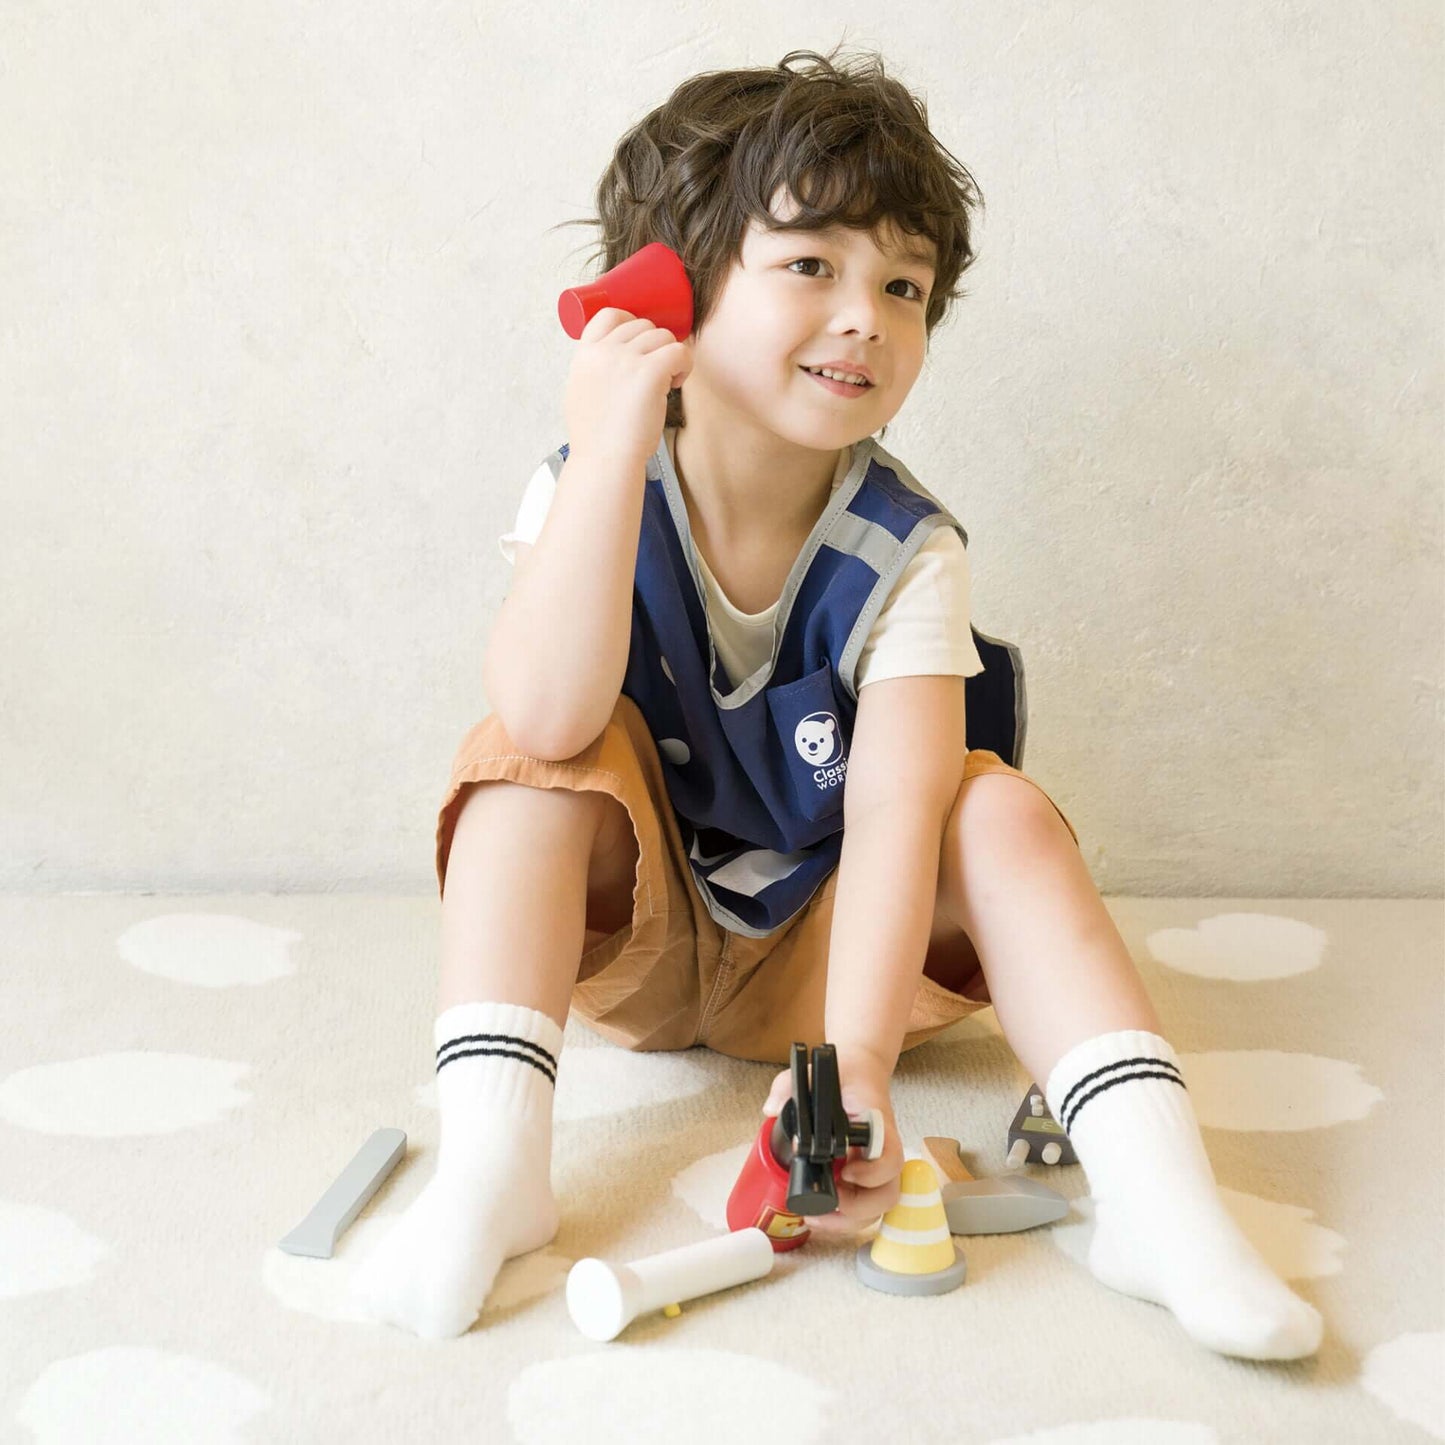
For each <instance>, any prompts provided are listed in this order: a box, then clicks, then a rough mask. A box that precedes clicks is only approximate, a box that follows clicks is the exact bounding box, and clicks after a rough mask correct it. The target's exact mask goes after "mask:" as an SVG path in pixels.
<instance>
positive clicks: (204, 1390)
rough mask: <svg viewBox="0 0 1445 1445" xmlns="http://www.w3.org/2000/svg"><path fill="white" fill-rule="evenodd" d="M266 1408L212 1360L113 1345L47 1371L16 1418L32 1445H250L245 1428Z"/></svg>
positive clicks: (262, 1397)
mask: <svg viewBox="0 0 1445 1445" xmlns="http://www.w3.org/2000/svg"><path fill="white" fill-rule="evenodd" d="M270 1408H271V1397H270V1396H269V1395H268V1394H266V1392H265V1391H264V1390H260V1389H258V1388H257V1387H256V1386H255V1385H253V1384H252V1383H251V1382H250V1381H249V1380H247V1379H246V1378H245V1377H244V1376H242V1375H238V1374H236V1373H235V1371H233V1370H228V1369H226V1368H225V1367H224V1366H222V1365H216V1364H213V1363H212V1362H211V1361H210V1360H203V1359H200V1358H198V1357H197V1356H195V1355H177V1354H173V1353H171V1352H169V1351H167V1350H154V1349H149V1348H147V1347H145V1346H136V1345H112V1346H110V1347H109V1348H106V1349H99V1350H90V1351H89V1352H87V1353H86V1354H83V1355H71V1356H70V1357H69V1358H68V1359H64V1360H55V1361H54V1362H52V1363H51V1364H49V1365H47V1366H46V1367H45V1369H44V1370H42V1371H41V1373H40V1375H39V1376H38V1377H37V1378H36V1380H35V1383H34V1384H33V1385H31V1386H30V1388H29V1389H28V1390H26V1391H25V1393H24V1395H23V1396H21V1400H20V1407H19V1408H18V1409H17V1410H16V1411H15V1419H16V1421H18V1422H19V1423H20V1424H21V1425H24V1426H25V1427H26V1428H27V1429H29V1430H30V1431H32V1432H33V1434H34V1436H35V1439H36V1442H37V1445H70V1442H72V1441H76V1440H84V1441H85V1442H86V1445H134V1442H135V1441H137V1440H186V1441H191V1442H194V1445H247V1442H248V1441H251V1440H253V1439H254V1438H255V1437H254V1436H252V1435H251V1434H250V1433H249V1432H248V1431H247V1428H246V1427H247V1424H248V1423H249V1422H250V1421H251V1420H252V1419H254V1418H255V1417H256V1416H257V1415H259V1414H261V1413H262V1412H263V1411H265V1410H269V1409H270Z"/></svg>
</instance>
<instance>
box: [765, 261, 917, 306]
mask: <svg viewBox="0 0 1445 1445" xmlns="http://www.w3.org/2000/svg"><path fill="white" fill-rule="evenodd" d="M827 264H828V263H827V262H826V261H824V260H823V259H822V257H820V256H800V257H799V258H798V259H797V260H796V261H789V262H788V266H787V269H788V270H790V271H792V269H793V267H794V266H826V265H827ZM793 274H794V275H798V276H801V275H804V274H811V273H804V272H801V271H795V272H793ZM900 283H902V284H903V285H904V286H912V287H913V289H914V290H915V291H916V292H917V293H918V294H917V295H916V296H912V297H904V298H903V299H904V300H912V301H922V300H923V287H922V286H920V285H919V284H918V282H917V281H910V280H909V279H908V278H907V277H906V276H900V277H899V278H898V280H897V281H890V282H889V283H888V284H889V285H890V286H897V285H898V284H900Z"/></svg>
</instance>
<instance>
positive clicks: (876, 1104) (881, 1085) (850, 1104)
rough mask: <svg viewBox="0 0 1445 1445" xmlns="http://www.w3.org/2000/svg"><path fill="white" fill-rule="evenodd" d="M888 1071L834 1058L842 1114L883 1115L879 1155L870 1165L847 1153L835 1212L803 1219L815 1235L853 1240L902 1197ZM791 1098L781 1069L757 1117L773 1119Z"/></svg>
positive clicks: (863, 1060)
mask: <svg viewBox="0 0 1445 1445" xmlns="http://www.w3.org/2000/svg"><path fill="white" fill-rule="evenodd" d="M888 1082H889V1076H888V1071H887V1070H886V1069H885V1068H884V1067H883V1065H882V1064H881V1063H879V1062H877V1061H874V1060H872V1059H870V1058H868V1057H866V1056H860V1057H853V1058H848V1057H845V1056H844V1055H843V1054H842V1053H841V1052H840V1053H839V1055H838V1083H839V1086H840V1087H841V1089H842V1092H843V1112H844V1113H846V1114H847V1115H848V1117H849V1118H850V1119H854V1120H857V1119H861V1118H862V1117H863V1115H864V1114H866V1113H867V1112H868V1110H869V1109H878V1110H881V1111H882V1114H883V1153H882V1154H880V1155H879V1156H878V1158H877V1159H874V1160H872V1161H871V1162H870V1161H869V1160H867V1159H865V1158H864V1157H863V1150H862V1149H859V1148H857V1147H856V1146H854V1147H850V1148H849V1150H848V1158H847V1160H846V1162H845V1163H844V1165H843V1172H842V1176H841V1177H840V1178H839V1179H838V1181H837V1183H838V1208H837V1209H836V1210H834V1212H833V1213H832V1214H814V1215H810V1216H809V1217H808V1227H809V1228H810V1229H816V1230H817V1231H818V1232H819V1233H820V1234H853V1233H855V1232H856V1231H858V1230H861V1229H866V1228H867V1227H868V1226H869V1225H870V1224H872V1223H874V1222H875V1221H876V1220H879V1219H881V1218H882V1217H883V1216H884V1215H885V1214H886V1213H887V1212H888V1211H889V1210H890V1209H892V1208H893V1206H894V1205H895V1204H897V1203H898V1200H899V1198H900V1196H901V1194H902V1190H901V1188H900V1185H899V1176H900V1175H901V1174H902V1173H903V1141H902V1139H900V1138H899V1136H898V1125H897V1123H896V1122H895V1121H894V1118H893V1101H892V1099H891V1098H890V1097H889V1090H888ZM792 1095H793V1072H792V1070H791V1069H784V1070H783V1072H782V1073H781V1074H779V1075H778V1076H777V1077H776V1078H775V1079H774V1080H773V1086H772V1088H771V1090H770V1091H769V1093H768V1102H767V1103H766V1104H764V1105H763V1113H764V1114H766V1115H768V1116H769V1117H776V1116H777V1115H778V1114H781V1113H782V1111H783V1105H784V1104H786V1103H787V1102H788V1100H789V1099H790V1098H792Z"/></svg>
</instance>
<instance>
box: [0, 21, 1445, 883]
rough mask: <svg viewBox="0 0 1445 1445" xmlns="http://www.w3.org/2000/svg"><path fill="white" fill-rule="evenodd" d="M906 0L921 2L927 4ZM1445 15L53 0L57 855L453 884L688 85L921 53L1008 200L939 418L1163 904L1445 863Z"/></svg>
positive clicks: (34, 109) (124, 863)
mask: <svg viewBox="0 0 1445 1445" xmlns="http://www.w3.org/2000/svg"><path fill="white" fill-rule="evenodd" d="M885 14H886V17H887V18H886V22H885V20H884V19H882V18H880V17H881V16H882V15H885ZM1440 29H1441V26H1440V10H1439V7H1438V6H1436V5H1435V4H1433V3H1429V0H1395V3H1386V4H1377V5H1374V6H1371V7H1369V9H1368V11H1362V10H1361V9H1360V8H1359V7H1350V6H1324V5H1315V6H1305V5H1302V4H1266V5H1259V4H1256V3H1252V0H1251V3H1245V0H1222V3H1217V4H1213V5H1209V6H1199V5H1196V4H1193V3H1182V0H1168V3H1157V0H1147V3H1146V0H1133V3H1127V4H1124V3H1112V4H1111V3H1100V4H1092V5H1084V4H1082V3H1052V4H1049V3H1040V4H1029V5H1027V6H1012V5H1011V6H1003V5H984V4H975V5H968V6H961V5H956V4H947V3H938V0H932V3H929V0H920V3H915V4H912V5H910V6H906V7H904V6H900V7H896V8H891V9H888V10H886V11H884V12H880V11H879V10H878V8H877V7H876V6H874V5H865V4H861V3H849V4H841V5H834V6H831V7H829V8H828V11H827V19H826V22H819V23H812V22H810V21H809V20H808V19H807V18H806V14H805V12H800V11H798V10H797V9H796V8H795V7H779V6H776V5H771V4H769V5H763V4H756V3H746V4H739V5H737V6H733V7H723V8H722V9H719V8H718V7H716V6H714V5H710V4H704V3H701V0H683V3H678V4H671V3H667V4H664V3H659V0H629V3H627V4H625V5H620V4H612V5H608V4H598V5H593V6H590V7H589V6H575V5H573V4H571V3H570V0H569V3H558V0H548V3H546V4H541V5H536V4H534V5H529V6H514V7H505V8H504V7H499V6H492V5H487V4H484V3H477V4H476V5H475V6H474V7H472V8H468V7H467V6H466V5H463V4H458V3H450V4H442V5H440V6H437V7H427V8H426V9H425V10H424V11H423V10H416V9H415V8H414V7H407V6H395V5H385V6H384V5H380V4H354V3H353V4H344V3H327V4H320V3H312V4H307V5H304V6H300V7H298V6H294V5H290V4H278V3H270V4H265V5H260V6H256V5H246V6H240V7H230V8H229V9H227V8H218V7H210V8H209V9H207V10H205V11H202V10H198V9H196V8H195V7H192V6H185V5H181V4H178V3H172V4H165V5H160V6H146V7H139V6H122V7H106V6H101V7H95V6H82V5H76V4H66V5H64V6H46V7H22V6H13V5H12V6H8V7H6V8H5V10H4V13H3V16H0V136H3V137H4V140H3V142H0V262H3V264H0V487H3V493H4V501H5V515H6V522H7V524H6V526H5V527H4V529H3V532H0V568H3V578H4V584H5V585H4V587H3V589H0V645H3V654H4V661H5V677H4V685H3V690H0V828H3V834H0V889H5V890H11V891H15V890H19V891H51V890H106V889H122V888H123V889H157V890H162V891H167V892H172V891H190V890H195V891H216V890H227V889H234V890H237V891H256V890H262V891H265V890H293V889H299V890H330V889H335V890H338V891H351V890H363V889H385V890H391V889H399V890H410V889H417V890H423V891H426V890H432V889H433V888H434V882H433V876H432V841H433V829H434V824H435V808H436V805H437V803H438V802H439V800H440V797H441V793H442V789H443V787H444V784H445V782H446V778H447V770H448V764H449V761H450V758H451V755H452V751H453V749H454V747H455V745H456V743H457V741H458V740H459V738H460V736H461V734H462V732H463V731H464V730H465V729H466V728H467V727H468V726H469V725H470V724H471V723H472V722H473V721H475V720H476V719H477V718H479V717H480V716H481V715H482V714H483V713H485V712H486V711H487V700H486V698H485V696H484V695H483V692H482V688H481V683H480V668H481V658H482V648H483V641H484V638H485V635H486V632H487V629H488V627H489V625H490V623H491V620H492V618H493V617H494V615H495V613H496V609H497V607H498V606H499V604H500V602H501V599H502V596H503V594H504V591H505V588H506V585H507V571H508V569H507V566H506V564H505V563H504V562H503V561H502V559H501V557H500V555H499V554H498V551H497V546H496V537H497V535H498V534H499V533H500V532H502V531H504V530H506V529H507V528H508V527H509V526H510V524H511V521H512V517H513V515H514V512H515V509H516V506H517V503H518V500H519V498H520V495H521V489H522V487H523V485H524V483H525V481H526V479H527V477H528V476H529V475H530V473H531V472H532V470H533V468H534V467H535V466H536V464H537V463H538V461H539V460H541V458H542V457H543V456H544V455H546V454H547V453H548V452H549V451H551V450H552V449H553V448H554V447H555V446H557V445H558V444H559V443H560V442H561V441H562V440H564V439H565V438H564V433H563V431H562V389H563V385H564V382H565V378H566V374H567V367H568V364H569V360H570V354H571V353H570V348H571V346H572V345H573V343H571V342H569V341H568V340H567V338H566V337H565V335H564V334H563V332H562V330H561V328H560V327H559V325H558V324H557V321H556V313H555V305H556V297H557V293H558V291H559V290H560V289H561V288H562V287H563V286H565V285H569V284H573V283H574V281H576V280H578V279H581V278H582V269H581V268H582V265H583V261H584V259H585V256H586V254H587V247H588V246H589V245H590V233H588V232H586V231H584V230H582V229H581V228H574V229H566V230H557V231H550V232H549V230H548V228H549V227H551V226H554V225H555V224H556V223H557V222H559V221H562V220H564V219H568V218H570V217H574V216H580V215H583V214H585V213H587V212H588V211H589V210H590V209H591V198H592V188H593V186H594V184H595V181H596V177H597V175H598V173H599V171H600V169H601V167H602V165H603V164H604V162H605V160H606V158H607V156H608V154H609V151H610V148H611V145H612V144H613V142H614V141H615V139H616V138H617V137H618V136H619V135H620V134H621V132H622V131H623V130H624V129H626V127H627V126H628V125H630V124H631V123H633V122H634V121H635V120H637V119H638V118H640V116H641V115H642V114H643V113H644V112H645V111H646V110H647V109H649V108H650V107H651V106H652V105H654V104H656V103H657V102H658V101H660V100H661V99H662V98H663V97H664V96H665V95H666V94H667V92H668V91H669V90H670V89H671V88H672V87H673V86H674V85H675V84H676V83H677V82H678V81H679V80H680V79H681V78H683V77H684V76H685V75H687V74H690V73H692V72H694V71H697V70H702V69H716V68H720V67H724V66H730V65H740V64H772V63H775V62H776V61H777V60H778V59H780V58H781V57H782V55H783V54H785V53H786V52H787V51H788V50H790V49H794V48H814V49H820V50H827V49H828V48H829V47H830V46H831V45H833V44H834V43H836V42H838V41H839V40H846V41H847V42H849V43H850V44H852V45H855V46H878V47H880V48H881V49H882V50H883V52H884V54H885V56H886V57H887V58H888V60H889V61H890V63H891V66H892V68H893V69H894V71H895V73H897V74H898V75H899V76H900V78H901V79H903V80H905V81H906V82H907V83H908V84H910V85H911V86H912V87H913V88H915V89H917V90H920V91H922V93H923V94H924V96H925V97H926V99H927V103H928V107H929V115H930V119H931V120H932V122H933V125H934V127H935V130H936V132H937V133H938V135H939V136H940V138H941V139H942V141H943V142H944V144H945V145H947V146H948V147H949V149H950V150H952V151H953V152H954V154H955V155H957V156H958V157H959V159H960V160H962V161H963V163H964V164H965V165H966V166H968V167H969V169H970V170H971V171H972V172H973V174H974V175H975V176H976V177H977V178H978V180H979V182H980V184H981V186H982V188H983V191H984V194H985V197H986V199H987V203H988V209H987V212H986V216H985V220H984V224H983V227H982V229H981V233H980V237H979V242H980V250H981V259H980V261H979V262H978V264H977V266H976V267H975V269H974V270H973V272H972V273H971V275H970V278H969V280H968V281H967V282H966V284H968V285H969V286H970V288H971V290H972V292H973V294H972V296H971V298H970V299H969V300H967V301H966V302H965V303H964V304H963V306H962V309H961V310H960V311H959V312H958V313H957V314H956V316H955V317H954V319H953V320H952V322H951V323H950V325H949V327H948V328H947V329H946V331H945V332H943V333H941V334H940V335H939V336H938V337H936V338H935V341H934V345H933V349H932V355H931V358H930V362H929V365H928V367H927V369H926V370H925V373H924V376H923V378H922V379H921V380H920V383H919V385H918V387H917V389H916V390H915V393H914V395H913V396H912V397H911V398H910V400H909V402H908V404H907V406H906V407H905V408H904V411H903V412H902V414H901V415H900V417H899V418H898V420H897V421H896V422H895V423H894V424H893V425H892V426H891V427H890V428H889V431H888V435H887V438H886V442H885V444H886V445H887V446H888V448H889V449H890V450H891V451H894V452H895V453H897V454H898V455H899V456H901V457H902V458H904V459H905V460H906V461H907V462H908V464H909V466H910V467H911V468H912V470H913V471H914V473H915V474H916V475H917V476H918V477H919V479H920V480H921V481H922V482H923V483H924V485H926V486H927V487H929V488H930V490H933V491H935V492H936V493H937V494H938V495H940V496H941V497H942V498H943V499H945V500H946V501H947V503H948V504H949V505H950V506H951V507H952V508H953V509H954V511H955V512H956V513H957V514H958V516H959V517H960V519H961V520H962V521H963V523H964V525H965V526H966V527H967V529H968V531H969V535H970V539H971V544H972V550H971V557H972V562H973V574H974V587H975V596H974V621H975V625H977V626H978V627H979V629H980V630H981V631H984V632H987V633H989V634H991V635H994V636H1001V637H1005V638H1008V639H1010V640H1012V641H1015V642H1017V643H1019V644H1020V645H1021V646H1022V647H1023V649H1024V654H1025V658H1026V662H1027V665H1028V675H1029V682H1030V702H1031V714H1032V716H1031V725H1030V734H1029V745H1028V753H1027V756H1026V759H1025V763H1026V767H1027V769H1028V771H1029V772H1030V773H1032V774H1033V775H1034V776H1035V777H1037V778H1038V779H1039V780H1040V781H1041V782H1042V783H1043V784H1044V786H1045V787H1046V788H1048V789H1049V790H1050V791H1051V792H1052V793H1053V795H1054V796H1055V797H1056V798H1057V799H1058V800H1059V801H1060V802H1061V804H1062V805H1063V806H1064V807H1065V808H1066V810H1067V811H1068V812H1069V814H1070V816H1071V817H1072V819H1073V820H1074V822H1075V824H1076V826H1077V827H1078V828H1079V831H1080V834H1081V837H1082V841H1083V846H1084V850H1085V856H1086V858H1087V859H1088V862H1089V865H1090V868H1091V869H1092V871H1093V874H1094V877H1095V879H1096V881H1097V882H1098V884H1099V886H1100V888H1101V889H1102V890H1103V891H1104V892H1106V893H1121V894H1134V895H1151V894H1152V895H1211V896H1213V895H1228V896H1232V897H1265V896H1268V897H1283V896H1297V897H1313V896H1337V897H1347V896H1371V895H1374V896H1421V895H1433V894H1438V893H1439V892H1440V891H1441V887H1442V876H1441V865H1442V847H1445V844H1442V817H1441V811H1442V809H1441V800H1442V610H1445V599H1442V568H1441V543H1442V525H1441V501H1442V498H1441V462H1442V447H1441V426H1440V418H1441V393H1442V368H1441V351H1442V346H1441V335H1442V304H1441V302H1442V297H1441V276H1440V239H1441V219H1442V214H1441V213H1442V204H1441V203H1442V190H1441V153H1442V148H1441V123H1440V118H1441V113H1442V107H1441V99H1442V96H1441V76H1442V73H1445V68H1442V46H1441V34H1440Z"/></svg>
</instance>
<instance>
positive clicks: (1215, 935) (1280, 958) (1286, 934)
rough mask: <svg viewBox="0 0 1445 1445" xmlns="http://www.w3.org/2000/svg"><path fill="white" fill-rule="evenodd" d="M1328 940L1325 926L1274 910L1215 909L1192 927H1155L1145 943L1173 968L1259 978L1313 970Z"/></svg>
mask: <svg viewBox="0 0 1445 1445" xmlns="http://www.w3.org/2000/svg"><path fill="white" fill-rule="evenodd" d="M1329 941H1330V940H1329V935H1328V934H1327V933H1325V932H1324V930H1323V929H1319V928H1315V927H1314V926H1313V925H1312V924H1309V923H1301V922H1300V920H1299V919H1297V918H1283V917H1281V916H1280V915H1279V914H1277V913H1216V914H1215V915H1214V916H1213V917H1211V918H1201V919H1200V920H1199V922H1198V923H1196V924H1195V925H1194V927H1193V928H1159V929H1156V930H1155V931H1154V932H1153V933H1151V934H1149V935H1148V936H1147V937H1146V938H1145V940H1144V943H1145V945H1146V947H1147V948H1148V949H1149V952H1150V954H1151V955H1152V956H1153V957H1154V958H1156V959H1157V960H1158V961H1159V962H1160V963H1162V964H1163V965H1164V966H1165V967H1166V968H1172V969H1174V970H1175V971H1176V972H1177V973H1187V974H1192V975H1193V976H1194V977H1195V978H1219V979H1229V980H1231V981H1232V982H1235V983H1257V982H1259V981H1261V980H1263V979H1271V978H1293V977H1294V976H1295V975H1296V974H1301V973H1311V972H1313V971H1314V970H1315V969H1317V968H1319V967H1320V965H1321V963H1323V961H1324V953H1325V946H1326V945H1327V944H1328V943H1329Z"/></svg>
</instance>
